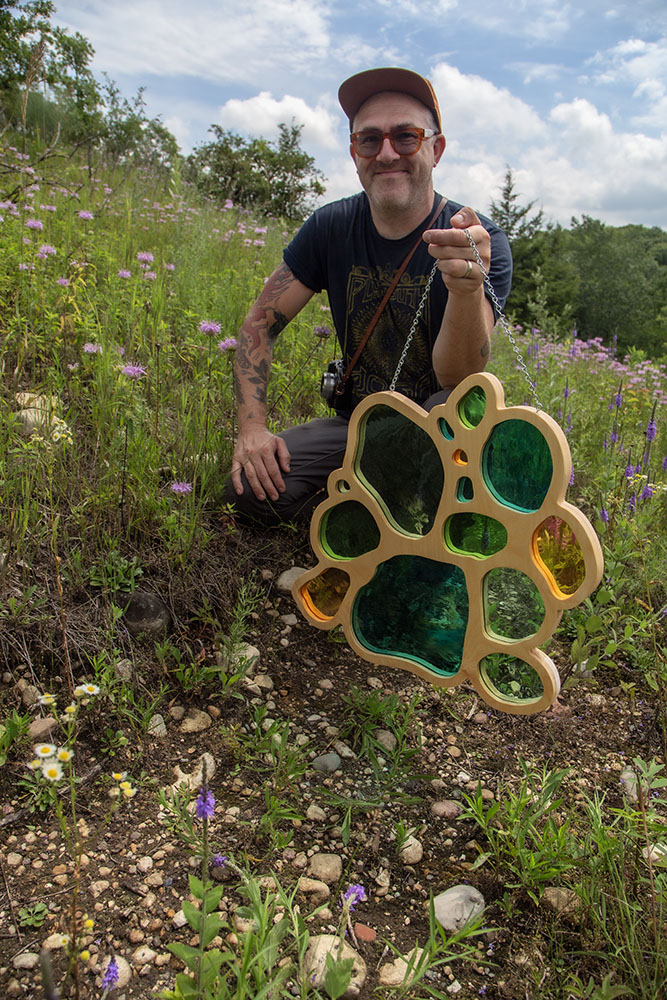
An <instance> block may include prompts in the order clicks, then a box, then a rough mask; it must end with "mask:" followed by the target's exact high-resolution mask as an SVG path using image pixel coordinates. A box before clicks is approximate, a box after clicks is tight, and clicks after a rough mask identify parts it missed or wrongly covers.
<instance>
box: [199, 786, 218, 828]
mask: <svg viewBox="0 0 667 1000" xmlns="http://www.w3.org/2000/svg"><path fill="white" fill-rule="evenodd" d="M214 811H215V799H214V798H213V792H212V791H211V789H210V788H208V787H207V786H206V785H202V787H201V789H200V790H199V795H198V796H197V803H196V805H195V813H196V815H197V819H201V820H206V819H213V813H214Z"/></svg>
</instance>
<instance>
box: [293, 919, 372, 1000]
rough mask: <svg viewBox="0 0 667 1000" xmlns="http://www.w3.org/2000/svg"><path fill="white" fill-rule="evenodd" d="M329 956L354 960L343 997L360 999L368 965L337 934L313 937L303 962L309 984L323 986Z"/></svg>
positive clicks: (346, 999) (316, 986)
mask: <svg viewBox="0 0 667 1000" xmlns="http://www.w3.org/2000/svg"><path fill="white" fill-rule="evenodd" d="M328 954H331V955H332V957H338V958H341V959H346V958H351V959H352V960H353V963H354V964H353V966H352V976H351V979H350V984H349V986H348V988H347V989H346V990H345V992H344V993H343V994H342V996H343V998H344V1000H348V998H353V997H358V996H359V994H360V993H361V990H362V988H363V985H364V983H365V982H366V976H367V974H368V973H367V969H366V963H365V962H364V960H363V958H362V957H361V955H359V954H358V953H357V952H356V951H355V950H354V948H352V947H350V945H349V944H348V943H347V941H343V940H341V938H339V937H338V936H337V935H335V934H316V935H314V936H313V937H311V939H310V941H309V944H308V950H307V951H306V954H305V956H304V960H303V972H304V975H305V976H306V977H307V979H308V982H309V983H311V984H312V985H313V986H314V987H315V988H316V989H317V988H318V987H321V986H322V985H323V983H324V977H325V974H326V968H327V964H326V963H327V955H328Z"/></svg>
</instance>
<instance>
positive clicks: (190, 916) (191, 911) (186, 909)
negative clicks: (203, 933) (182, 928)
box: [183, 899, 204, 933]
mask: <svg viewBox="0 0 667 1000" xmlns="http://www.w3.org/2000/svg"><path fill="white" fill-rule="evenodd" d="M183 913H184V914H185V919H186V920H187V922H188V923H189V924H190V927H192V929H193V931H197V933H199V928H200V927H201V925H202V920H203V919H204V915H203V913H202V912H201V910H198V909H197V907H196V906H193V905H192V903H191V902H190V901H189V900H187V899H184V900H183Z"/></svg>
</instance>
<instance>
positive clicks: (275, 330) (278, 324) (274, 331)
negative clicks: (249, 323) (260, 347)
mask: <svg viewBox="0 0 667 1000" xmlns="http://www.w3.org/2000/svg"><path fill="white" fill-rule="evenodd" d="M273 315H274V316H275V317H276V318H275V320H274V321H273V323H272V324H271V326H270V327H269V339H270V340H271V343H273V341H274V340H275V339H276V337H277V336H278V334H279V333H280V331H281V330H284V329H285V327H286V326H287V324H288V323H289V320H288V318H287V316H285V314H284V313H281V312H279V311H278V310H277V309H274V310H273Z"/></svg>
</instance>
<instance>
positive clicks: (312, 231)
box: [283, 210, 327, 292]
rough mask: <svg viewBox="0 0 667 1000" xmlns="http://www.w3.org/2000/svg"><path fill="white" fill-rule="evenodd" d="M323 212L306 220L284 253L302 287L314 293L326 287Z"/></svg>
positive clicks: (325, 244)
mask: <svg viewBox="0 0 667 1000" xmlns="http://www.w3.org/2000/svg"><path fill="white" fill-rule="evenodd" d="M322 214H323V213H322V211H321V210H320V211H317V212H314V213H313V215H311V216H310V218H309V219H306V221H305V222H304V224H303V225H302V226H301V228H300V229H299V231H298V232H297V233H296V235H295V236H294V237H293V238H292V240H291V241H290V242H289V243H288V244H287V246H286V247H285V249H284V251H283V260H284V261H285V263H286V264H287V266H288V267H289V269H290V271H291V272H292V274H293V275H294V277H295V278H297V279H298V280H299V281H300V282H301V284H302V285H305V286H306V288H310V289H311V290H312V291H313V292H321V291H322V289H323V288H324V287H325V284H326V279H325V267H324V260H323V248H324V247H326V246H327V237H326V232H325V231H324V230H325V229H326V226H325V221H324V219H323V218H322Z"/></svg>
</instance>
